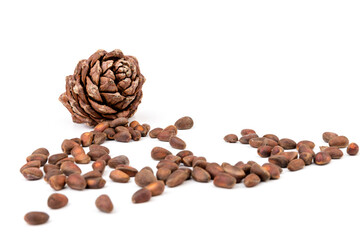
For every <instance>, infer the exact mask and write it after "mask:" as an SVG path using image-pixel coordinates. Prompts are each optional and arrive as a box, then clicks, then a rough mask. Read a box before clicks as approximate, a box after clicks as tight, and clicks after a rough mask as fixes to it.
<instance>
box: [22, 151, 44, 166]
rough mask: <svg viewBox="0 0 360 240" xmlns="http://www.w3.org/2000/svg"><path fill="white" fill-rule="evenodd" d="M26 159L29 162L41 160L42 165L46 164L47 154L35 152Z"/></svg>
mask: <svg viewBox="0 0 360 240" xmlns="http://www.w3.org/2000/svg"><path fill="white" fill-rule="evenodd" d="M26 161H27V162H31V161H40V164H41V166H44V165H45V163H46V162H47V156H46V155H44V154H40V153H35V154H31V155H30V156H28V157H27V158H26Z"/></svg>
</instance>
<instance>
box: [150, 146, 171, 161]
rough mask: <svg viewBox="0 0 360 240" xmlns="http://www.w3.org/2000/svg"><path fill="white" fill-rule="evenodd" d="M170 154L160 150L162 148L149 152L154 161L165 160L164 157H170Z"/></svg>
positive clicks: (163, 149) (162, 149)
mask: <svg viewBox="0 0 360 240" xmlns="http://www.w3.org/2000/svg"><path fill="white" fill-rule="evenodd" d="M170 154H171V152H170V151H168V150H166V149H165V148H162V147H154V148H153V149H152V150H151V157H152V158H153V159H154V160H163V159H165V157H166V156H167V155H170Z"/></svg>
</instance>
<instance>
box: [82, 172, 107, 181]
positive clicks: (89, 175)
mask: <svg viewBox="0 0 360 240" xmlns="http://www.w3.org/2000/svg"><path fill="white" fill-rule="evenodd" d="M82 176H83V177H84V178H85V180H87V179H88V178H98V177H102V174H101V172H99V171H95V170H92V171H89V172H87V173H84V174H83V175H82Z"/></svg>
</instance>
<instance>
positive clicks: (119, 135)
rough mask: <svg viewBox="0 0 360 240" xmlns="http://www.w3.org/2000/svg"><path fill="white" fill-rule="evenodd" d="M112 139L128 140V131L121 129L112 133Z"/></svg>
mask: <svg viewBox="0 0 360 240" xmlns="http://www.w3.org/2000/svg"><path fill="white" fill-rule="evenodd" d="M114 139H115V141H117V142H130V140H131V134H130V132H129V131H121V132H118V133H116V134H115V135H114Z"/></svg>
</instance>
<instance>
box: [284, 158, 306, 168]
mask: <svg viewBox="0 0 360 240" xmlns="http://www.w3.org/2000/svg"><path fill="white" fill-rule="evenodd" d="M304 167H305V162H304V160H302V159H299V158H298V159H294V160H291V161H290V162H289V164H288V166H287V168H288V169H289V170H290V171H298V170H300V169H303V168H304Z"/></svg>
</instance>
